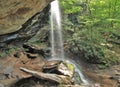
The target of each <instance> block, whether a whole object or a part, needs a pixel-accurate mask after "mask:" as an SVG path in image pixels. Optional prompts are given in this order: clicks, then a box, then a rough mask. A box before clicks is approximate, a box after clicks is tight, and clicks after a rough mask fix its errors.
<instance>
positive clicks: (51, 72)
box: [0, 45, 119, 87]
mask: <svg viewBox="0 0 120 87" xmlns="http://www.w3.org/2000/svg"><path fill="white" fill-rule="evenodd" d="M28 48H29V49H31V48H32V50H39V49H41V47H38V46H36V45H35V46H34V45H27V47H24V50H23V49H22V50H19V51H16V52H14V53H13V54H11V55H9V56H8V57H6V58H3V59H1V61H0V69H1V71H0V85H1V86H3V87H59V86H61V87H119V84H118V83H119V66H116V67H113V68H111V69H110V71H113V73H112V74H108V75H106V73H107V72H108V70H107V71H104V72H103V73H102V72H100V71H99V72H100V73H97V72H91V70H88V71H87V70H86V71H85V72H84V74H85V75H86V77H88V78H90V81H91V80H92V82H91V83H90V84H89V85H84V84H82V81H81V79H80V77H79V75H78V74H76V72H75V71H74V66H73V65H72V64H70V63H68V62H65V61H61V60H47V59H45V58H44V56H40V53H39V52H33V53H32V52H30V51H29V49H28ZM28 54H29V56H28ZM38 54H39V55H38ZM41 55H42V54H41ZM93 71H94V70H93ZM73 77H74V78H76V80H73Z"/></svg>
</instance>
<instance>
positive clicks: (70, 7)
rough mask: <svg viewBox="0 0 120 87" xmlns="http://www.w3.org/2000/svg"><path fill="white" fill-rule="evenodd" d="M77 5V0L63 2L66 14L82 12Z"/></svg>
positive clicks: (64, 0) (63, 0)
mask: <svg viewBox="0 0 120 87" xmlns="http://www.w3.org/2000/svg"><path fill="white" fill-rule="evenodd" d="M77 4H78V2H77V0H61V6H62V8H63V9H64V12H65V13H66V14H70V13H76V12H80V11H81V9H82V8H81V7H80V6H76V5H77Z"/></svg>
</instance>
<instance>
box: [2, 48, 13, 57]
mask: <svg viewBox="0 0 120 87" xmlns="http://www.w3.org/2000/svg"><path fill="white" fill-rule="evenodd" d="M13 52H15V48H8V49H7V50H1V51H0V57H1V58H2V57H6V56H8V55H10V54H12V53H13Z"/></svg>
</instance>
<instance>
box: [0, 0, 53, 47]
mask: <svg viewBox="0 0 120 87" xmlns="http://www.w3.org/2000/svg"><path fill="white" fill-rule="evenodd" d="M5 1H6V0H5ZM10 1H14V0H10ZM17 1H19V0H17ZM17 1H16V2H17ZM23 1H24V0H23ZM30 1H31V2H30ZM35 1H37V2H36V5H35V3H33V4H32V2H35ZM39 1H40V2H39ZM50 1H52V0H34V1H33V0H29V1H28V0H26V1H25V3H26V4H25V3H23V4H22V5H21V6H23V7H25V6H27V5H28V6H29V7H30V8H32V7H33V8H32V9H33V10H32V9H31V10H32V11H31V10H30V9H29V11H31V12H29V11H28V8H27V9H26V8H24V9H22V8H21V7H20V8H18V9H22V10H20V11H18V10H17V12H18V13H16V14H17V15H19V16H21V17H22V16H23V17H24V18H23V19H19V18H18V17H15V16H14V15H13V14H12V16H14V17H15V20H11V19H10V20H8V19H7V18H5V17H3V18H4V19H2V21H1V18H0V34H1V33H2V35H0V48H4V47H6V46H8V45H10V44H14V45H16V44H17V43H24V42H26V41H27V40H29V39H30V38H31V37H33V36H34V35H35V34H36V33H37V32H38V31H39V30H40V29H41V28H42V27H43V26H45V25H46V24H48V20H49V9H50V5H49V3H50ZM2 2H4V1H2V0H0V3H2ZM21 3H22V2H21ZM29 4H32V5H33V6H31V5H29ZM37 6H38V7H37ZM8 7H9V6H8ZM38 8H39V9H38ZM11 9H12V8H11ZM16 9H17V7H16ZM8 13H9V12H8ZM9 14H11V12H10V13H9ZM0 16H3V13H1V12H0ZM14 17H10V18H13V19H14ZM3 20H4V21H3ZM5 20H6V21H5ZM7 21H8V22H7ZM5 22H6V23H5ZM2 23H3V24H4V26H7V27H8V26H9V24H7V23H10V24H11V25H10V26H9V27H8V28H6V27H2V28H1V25H3V24H2ZM14 23H16V24H14ZM16 26H17V27H18V26H19V27H21V28H17V27H16ZM11 29H12V30H11ZM9 30H10V31H9ZM16 30H17V31H16ZM13 31H14V32H13ZM3 32H4V33H5V34H4V33H3Z"/></svg>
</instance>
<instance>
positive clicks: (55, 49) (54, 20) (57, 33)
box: [51, 0, 64, 59]
mask: <svg viewBox="0 0 120 87" xmlns="http://www.w3.org/2000/svg"><path fill="white" fill-rule="evenodd" d="M51 45H52V58H58V59H59V58H63V59H64V50H63V40H62V33H61V16H60V9H59V2H58V0H55V1H53V2H52V3H51Z"/></svg>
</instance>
